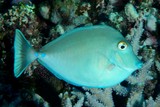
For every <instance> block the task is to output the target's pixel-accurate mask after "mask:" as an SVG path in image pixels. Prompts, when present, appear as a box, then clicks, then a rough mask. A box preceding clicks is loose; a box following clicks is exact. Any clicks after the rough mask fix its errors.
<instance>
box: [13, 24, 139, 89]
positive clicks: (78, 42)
mask: <svg viewBox="0 0 160 107" xmlns="http://www.w3.org/2000/svg"><path fill="white" fill-rule="evenodd" d="M34 60H37V61H38V62H39V63H40V64H42V65H43V66H44V67H46V68H47V69H48V70H49V71H50V72H51V73H52V74H54V75H55V76H56V77H57V78H59V79H61V80H64V81H66V82H68V83H70V84H72V85H76V86H85V87H93V88H105V87H112V86H114V85H116V84H119V83H121V82H122V81H123V80H125V79H126V78H127V77H128V76H130V75H131V74H132V73H133V72H134V71H135V70H137V69H139V68H141V67H142V62H141V61H140V60H139V59H138V58H137V56H136V55H135V54H134V52H133V50H132V46H131V45H130V44H129V43H128V42H127V41H126V40H125V38H124V37H123V36H122V35H121V33H120V32H118V31H117V30H115V29H114V28H112V27H109V26H104V25H97V26H89V27H80V28H75V29H74V30H71V31H68V32H66V33H64V34H63V35H61V36H60V37H59V38H57V39H55V40H53V41H51V42H49V43H48V44H46V45H45V46H43V47H42V48H41V49H39V50H38V51H35V49H33V47H32V46H31V45H30V43H29V42H28V41H27V40H26V38H25V37H24V35H23V34H22V32H21V31H20V30H18V29H16V31H15V40H14V76H15V77H16V78H17V77H19V76H20V75H21V74H22V73H23V72H24V70H25V69H26V68H27V67H28V66H29V65H30V64H31V63H32V62H33V61H34Z"/></svg>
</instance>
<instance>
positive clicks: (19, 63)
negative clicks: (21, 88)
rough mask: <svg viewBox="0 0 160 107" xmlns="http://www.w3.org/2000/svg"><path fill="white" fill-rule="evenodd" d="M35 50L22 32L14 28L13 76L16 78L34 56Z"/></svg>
mask: <svg viewBox="0 0 160 107" xmlns="http://www.w3.org/2000/svg"><path fill="white" fill-rule="evenodd" d="M35 53H36V51H35V50H34V49H33V47H32V46H31V45H30V44H29V42H28V41H27V40H26V38H25V37H24V35H23V34H22V32H21V31H20V30H18V29H16V32H15V40H14V76H15V77H16V78H18V77H19V76H20V75H21V74H22V73H23V72H24V70H25V69H26V68H27V67H28V66H29V64H30V63H32V62H33V61H34V60H35V59H36V58H37V57H36V54H35Z"/></svg>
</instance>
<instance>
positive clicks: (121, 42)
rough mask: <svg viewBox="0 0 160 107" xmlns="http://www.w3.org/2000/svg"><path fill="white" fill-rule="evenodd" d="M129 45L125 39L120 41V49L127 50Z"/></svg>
mask: <svg viewBox="0 0 160 107" xmlns="http://www.w3.org/2000/svg"><path fill="white" fill-rule="evenodd" d="M127 46H128V45H127V43H126V42H124V41H120V42H119V43H118V49H120V50H125V49H126V48H127Z"/></svg>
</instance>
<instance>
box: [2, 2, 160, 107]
mask: <svg viewBox="0 0 160 107" xmlns="http://www.w3.org/2000/svg"><path fill="white" fill-rule="evenodd" d="M21 1H22V2H21ZM23 1H25V2H23ZM13 2H14V3H11V2H9V1H8V4H11V5H9V6H10V7H6V8H4V7H5V6H6V1H5V0H0V80H1V81H0V106H2V107H4V106H12V107H25V106H35V107H39V106H40V107H49V106H51V107H55V106H56V107H60V106H62V107H160V91H159V90H160V78H159V77H160V37H159V35H160V31H159V29H160V7H159V5H160V1H159V0H157V1H154V0H91V1H89V0H45V1H43V0H32V1H31V0H18V1H16V0H13ZM2 8H4V9H2ZM96 24H106V25H110V26H112V27H114V28H116V29H117V30H119V31H120V32H121V33H122V34H123V35H124V37H125V38H126V39H127V40H128V41H129V42H130V43H131V45H132V47H133V51H134V53H135V54H136V55H137V56H138V58H139V59H141V60H142V61H143V63H144V65H143V67H142V68H141V69H139V70H137V71H135V72H134V73H133V74H132V75H131V76H130V77H129V78H127V79H126V80H125V81H124V82H122V83H121V84H119V85H117V86H114V87H111V88H104V89H93V88H86V87H76V86H71V85H69V84H67V83H64V82H63V81H60V80H58V79H57V78H55V77H54V76H53V75H51V74H50V73H48V71H47V70H46V69H45V68H43V67H42V66H40V65H39V64H37V62H34V63H32V65H31V66H30V67H29V68H28V69H27V70H26V72H25V75H23V76H22V77H20V78H19V79H15V78H14V77H13V41H14V31H15V29H20V30H21V31H22V32H23V33H24V34H25V36H26V38H27V39H28V40H29V41H30V43H31V44H32V45H33V46H34V47H35V48H36V49H39V48H41V47H42V46H43V45H45V44H46V43H48V42H50V41H51V40H53V39H55V38H58V37H59V36H60V35H61V34H63V33H65V32H66V31H68V30H71V29H74V28H76V27H80V26H91V25H96ZM128 63H129V62H128ZM58 95H59V97H58ZM28 104H29V105H28Z"/></svg>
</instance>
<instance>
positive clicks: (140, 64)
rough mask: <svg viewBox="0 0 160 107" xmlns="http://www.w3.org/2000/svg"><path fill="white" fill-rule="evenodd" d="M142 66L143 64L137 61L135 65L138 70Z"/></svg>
mask: <svg viewBox="0 0 160 107" xmlns="http://www.w3.org/2000/svg"><path fill="white" fill-rule="evenodd" d="M142 66H143V63H142V62H141V61H139V62H138V63H136V67H137V68H138V69H140V68H142Z"/></svg>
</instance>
